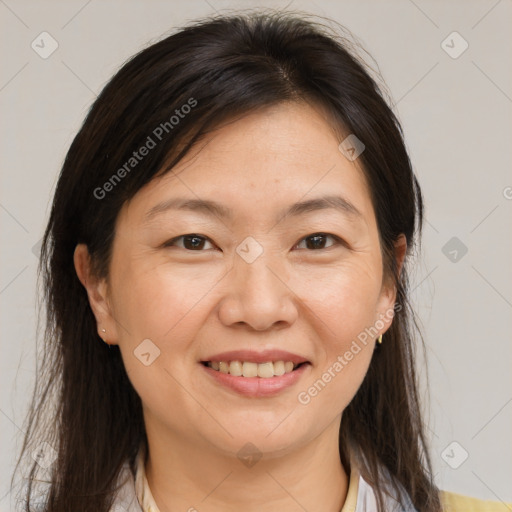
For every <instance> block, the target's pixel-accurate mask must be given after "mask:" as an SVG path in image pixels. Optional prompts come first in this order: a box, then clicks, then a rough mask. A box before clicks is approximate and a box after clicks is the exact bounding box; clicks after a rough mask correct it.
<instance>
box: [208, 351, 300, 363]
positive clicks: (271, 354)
mask: <svg viewBox="0 0 512 512" xmlns="http://www.w3.org/2000/svg"><path fill="white" fill-rule="evenodd" d="M202 361H203V362H208V361H216V362H220V361H225V362H228V361H247V362H249V363H267V362H269V361H291V362H292V363H294V364H300V363H307V362H309V361H308V360H307V359H306V358H305V357H302V356H299V355H298V354H293V353H291V352H287V351H286V350H278V349H269V350H262V351H261V352H258V351H255V350H230V351H229V352H221V353H219V354H215V355H212V356H210V357H208V358H206V359H203V360H202Z"/></svg>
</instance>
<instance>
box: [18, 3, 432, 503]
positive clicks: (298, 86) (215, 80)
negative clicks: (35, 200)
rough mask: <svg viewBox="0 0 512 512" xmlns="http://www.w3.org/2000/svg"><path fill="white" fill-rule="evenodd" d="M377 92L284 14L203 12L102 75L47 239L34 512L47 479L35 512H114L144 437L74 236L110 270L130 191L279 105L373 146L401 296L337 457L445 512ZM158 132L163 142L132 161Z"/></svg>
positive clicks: (345, 52) (407, 205)
mask: <svg viewBox="0 0 512 512" xmlns="http://www.w3.org/2000/svg"><path fill="white" fill-rule="evenodd" d="M384 90H385V89H383V88H382V84H380V79H379V78H378V75H377V74H376V73H375V72H374V71H372V68H371V66H368V65H367V64H365V63H364V60H363V58H362V57H361V53H360V49H359V47H358V45H357V43H356V42H355V40H354V38H352V37H351V36H350V37H349V32H348V31H347V30H346V29H344V28H343V27H340V26H338V25H337V24H336V27H335V28H334V29H333V28H332V23H331V22H330V20H328V21H327V22H326V20H324V19H320V18H318V17H316V18H312V17H311V16H308V15H306V14H304V13H300V14H297V13H290V12H275V11H270V12H269V11H259V12H249V13H247V12H245V13H235V14H230V15H225V16H217V17H209V18H208V19H205V20H200V21H196V22H194V23H192V24H190V25H188V26H187V27H185V28H183V29H181V30H179V31H178V32H176V33H174V34H173V35H171V36H169V37H166V38H165V39H163V40H161V41H159V42H157V43H155V44H152V45H151V46H149V47H148V48H146V49H144V50H143V51H141V52H140V53H138V54H137V55H135V56H134V57H132V58H131V59H130V60H129V61H128V62H126V63H125V64H124V65H123V66H122V67H121V69H120V70H119V71H118V72H117V73H116V74H115V76H114V77H113V78H112V79H111V80H110V81H109V83H107V85H106V86H105V87H104V89H103V90H102V92H101V94H100V95H99V96H98V98H97V100H96V101H95V102H94V104H93V105H92V107H91V109H90V111H89V113H88V115H87V117H86V119H85V121H84V123H83V125H82V127H81V129H80V131H79V132H78V134H77V135H76V137H75V139H74V140H73V142H72V144H71V147H70V149H69V151H68V153H67V155H66V158H65V162H64V164H63V167H62V170H61V173H60V176H59V180H58V183H57V186H56V191H55V195H54V199H53V204H52V209H51V214H50V219H49V222H48V225H47V228H46V231H45V234H44V238H43V241H42V248H41V254H40V267H39V273H40V276H42V282H41V281H39V284H40V285H41V284H42V296H43V298H44V305H45V306H46V311H45V313H46V323H45V330H44V343H43V346H42V347H40V348H39V350H38V362H37V368H36V372H37V376H36V383H35V389H34V394H33V398H32V403H31V407H30V409H29V414H28V415H27V419H26V421H25V424H26V428H25V430H26V434H25V438H24V441H23V447H22V450H21V454H20V458H19V460H18V463H17V465H16V469H18V466H19V465H20V462H21V461H22V459H23V457H24V456H25V455H27V456H28V455H29V454H33V453H34V451H35V450H36V451H37V450H39V449H41V448H42V450H43V456H42V457H43V459H44V460H46V461H47V462H48V460H50V459H52V456H53V457H54V458H55V460H54V461H53V464H51V465H48V464H46V466H48V468H47V470H46V473H43V476H41V466H42V465H41V464H39V463H38V462H34V461H33V460H32V459H30V458H29V462H30V472H29V475H28V480H27V485H26V487H25V488H24V490H23V492H22V493H21V494H22V499H21V501H22V502H23V510H25V511H29V510H33V506H32V505H31V503H33V501H34V499H33V496H34V490H35V489H36V487H37V485H36V483H37V482H38V481H41V480H46V481H47V482H48V485H47V490H46V491H47V492H46V493H45V503H46V504H45V505H44V507H43V508H42V509H41V510H44V511H47V512H69V511H73V512H86V511H94V512H106V511H107V510H108V509H109V507H110V506H111V504H112V503H113V500H114V495H115V485H116V479H117V476H118V475H119V471H120V469H121V467H122V465H123V463H125V462H126V461H129V463H130V464H133V461H134V458H135V456H136V454H137V451H138V449H139V446H140V445H141V443H147V439H146V434H145V428H144V422H143V416H142V406H141V400H140V397H139V396H138V395H137V393H136V392H135V390H134V388H133V387H132V385H131V383H130V380H129V378H128V376H127V374H126V371H125V368H124V365H123V362H122V359H121V355H120V352H119V349H118V347H117V346H114V347H112V348H109V347H108V346H107V345H106V344H105V343H102V342H101V339H100V338H99V337H98V334H97V330H96V321H95V317H94V315H93V313H92V310H91V308H90V305H89V301H88V298H87V294H86V291H85V289H84V287H83V286H82V285H81V283H80V281H79V280H78V277H77V275H76V272H75V268H74V264H73V253H74V250H75V247H76V245H77V244H79V243H85V244H87V246H88V249H89V252H90V254H91V256H92V262H93V268H94V272H95V273H96V274H97V276H98V277H106V276H107V274H108V270H109V262H110V254H111V248H112V241H113V238H114V234H115V222H116V219H117V216H118V213H119V211H120V208H121V207H122V205H123V204H124V203H125V202H126V201H127V200H129V199H130V198H132V197H133V196H134V195H135V194H136V193H137V191H138V190H140V189H141V187H143V186H144V185H145V184H147V183H148V182H150V181H151V180H152V179H153V178H154V177H155V176H156V175H157V173H165V172H167V171H168V170H169V169H170V168H172V167H173V166H174V165H175V164H176V163H177V162H179V161H180V159H181V158H182V157H183V156H184V155H185V154H186V153H187V151H188V150H189V149H190V148H191V147H192V145H193V144H195V143H197V142H198V141H199V140H200V138H201V137H202V136H204V135H205V134H206V133H208V132H209V131H210V130H212V129H213V128H215V127H217V126H219V123H221V122H224V121H229V120H231V119H235V118H237V117H240V116H243V115H245V114H247V113H249V112H253V111H256V110H258V109H261V108H264V107H267V106H270V105H275V104H278V103H281V102H285V101H308V102H315V103H317V104H319V105H321V106H323V107H324V108H325V109H326V111H327V112H329V113H330V115H331V116H332V123H333V125H335V126H337V127H338V128H340V129H341V130H343V132H344V133H347V134H348V133H351V134H355V135H356V136H357V138H358V139H360V140H361V141H363V143H364V144H365V151H364V152H363V153H362V154H361V155H360V157H359V162H360V163H361V165H362V167H363V170H364V173H365V175H366V178H367V182H368V184H369V189H370V194H371V199H372V202H373V207H374V210H375V214H376V219H377V224H378V230H379V236H380V241H381V247H382V253H383V264H384V269H385V275H386V276H387V277H388V278H390V279H392V280H393V282H394V284H395V285H396V289H397V304H398V305H400V307H399V308H396V310H397V311H396V315H395V317H394V320H393V323H392V325H391V328H390V329H389V330H388V331H387V332H386V333H385V335H384V342H383V344H382V345H381V346H380V347H379V348H378V349H377V350H376V351H375V352H374V355H373V358H372V361H371V364H370V367H369V370H368V373H367V375H366V377H365V379H364V382H363V384H362V385H361V387H360V389H359V390H358V392H357V394H356V395H355V397H354V398H353V400H352V401H351V403H350V404H349V405H348V407H347V408H346V409H345V411H344V412H343V415H342V421H341V428H340V436H339V439H340V443H339V451H340V458H341V461H342V463H343V464H344V466H345V468H346V469H347V468H349V455H348V448H349V446H350V447H352V449H355V450H356V451H357V453H358V454H359V459H360V462H361V464H362V474H363V477H364V478H365V479H366V480H367V481H368V482H370V484H371V485H372V486H373V487H374V489H375V490H376V493H377V497H378V503H379V507H380V508H379V510H381V511H382V510H384V509H383V497H384V495H385V493H386V492H390V489H392V490H393V488H394V491H396V493H399V492H400V490H402V491H404V490H405V492H406V493H407V494H408V495H409V496H410V498H411V500H412V502H413V504H414V506H415V507H416V509H417V510H418V511H421V512H423V511H428V512H437V511H439V510H440V501H439V495H438V490H437V488H436V486H435V484H434V482H433V477H432V468H431V462H430V459H429V455H428V450H427V446H426V437H425V430H424V428H425V426H424V424H423V420H422V415H421V412H420V403H419V397H418V383H417V379H416V373H415V352H416V348H415V347H416V346H420V347H422V344H423V342H422V340H421V335H420V336H417V335H415V334H418V333H419V330H418V329H417V326H416V322H415V320H414V312H413V310H412V308H411V307H410V305H409V303H408V293H409V292H408V277H407V276H408V274H407V269H408V266H409V263H408V262H409V259H410V258H409V256H410V255H411V253H412V252H413V251H415V250H416V249H417V248H418V247H419V241H420V238H421V228H422V222H423V201H422V195H421V191H420V187H419V185H418V182H417V180H416V177H415V175H414V173H413V169H412V166H411V163H410V160H409V157H408V154H407V151H406V147H405V144H404V140H403V133H402V129H401V126H400V123H399V121H398V119H397V118H396V116H395V115H394V113H393V111H392V109H391V107H390V106H389V97H388V95H387V93H385V92H383V91H384ZM184 105H189V107H190V108H183V106H184ZM177 111H178V112H180V113H181V115H179V120H177V119H178V118H177V116H178V114H177ZM185 113H186V115H185ZM172 116H174V119H171V118H172ZM165 123H167V124H165ZM163 126H165V127H166V129H164V128H163ZM157 127H160V131H157V132H156V133H158V134H159V136H161V137H160V138H159V137H157V136H156V134H155V130H156V129H157ZM149 136H152V138H153V140H154V141H155V142H157V143H156V144H155V146H154V147H153V148H152V149H151V150H150V151H149V153H148V154H147V155H146V156H145V157H144V158H143V159H141V160H140V161H137V164H136V165H132V166H130V167H129V168H128V167H126V162H129V161H130V158H131V157H133V152H134V151H136V150H137V149H138V148H140V147H141V146H143V145H144V144H145V143H146V141H147V140H148V137H149ZM156 139H158V140H156ZM133 163H134V162H132V164H133ZM123 166H125V167H124V169H125V171H126V172H124V173H123V172H122V171H119V169H122V168H123ZM114 175H115V176H117V178H116V177H115V176H114ZM107 183H109V184H110V185H105V184H107ZM107 192H108V193H107ZM401 233H403V234H404V235H405V236H406V238H407V242H408V248H407V257H406V263H405V264H404V267H403V269H402V272H401V273H399V272H398V270H397V262H396V259H395V257H394V252H393V248H394V242H395V241H396V240H397V239H398V237H399V235H400V234H401ZM44 443H47V444H44ZM146 446H147V444H146ZM45 450H46V451H45ZM36 458H37V457H36ZM38 470H39V471H38ZM13 478H14V477H13ZM386 482H387V483H386ZM11 485H12V482H11ZM31 496H32V499H31Z"/></svg>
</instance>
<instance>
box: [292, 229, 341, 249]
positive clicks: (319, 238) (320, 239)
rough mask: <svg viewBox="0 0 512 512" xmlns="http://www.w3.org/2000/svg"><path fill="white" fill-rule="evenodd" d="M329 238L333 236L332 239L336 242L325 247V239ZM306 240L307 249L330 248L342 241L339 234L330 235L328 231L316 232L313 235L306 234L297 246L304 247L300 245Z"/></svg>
mask: <svg viewBox="0 0 512 512" xmlns="http://www.w3.org/2000/svg"><path fill="white" fill-rule="evenodd" d="M327 238H331V239H332V240H334V241H335V244H332V245H330V246H328V247H325V240H326V239H327ZM304 241H305V242H306V246H305V248H306V249H310V250H319V249H328V248H329V247H332V246H333V245H337V244H339V243H341V239H340V238H338V237H337V236H335V235H330V234H328V233H314V234H312V235H309V236H306V237H304V238H303V239H302V240H301V241H300V242H299V243H298V244H297V245H296V247H298V248H303V247H299V246H300V244H301V243H302V242H304Z"/></svg>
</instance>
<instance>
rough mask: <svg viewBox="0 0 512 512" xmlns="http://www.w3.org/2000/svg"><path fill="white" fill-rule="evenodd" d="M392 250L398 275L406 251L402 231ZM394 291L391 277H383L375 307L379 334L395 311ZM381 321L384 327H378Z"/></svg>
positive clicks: (405, 240)
mask: <svg viewBox="0 0 512 512" xmlns="http://www.w3.org/2000/svg"><path fill="white" fill-rule="evenodd" d="M394 250H395V255H394V257H395V261H396V264H397V271H398V276H400V275H401V274H402V268H403V264H404V261H405V255H406V253H407V238H406V237H405V235H404V234H403V233H402V234H400V235H399V237H398V238H397V239H396V241H395V249H394ZM396 293H397V290H396V286H395V284H394V282H393V279H391V278H390V279H384V280H383V285H382V289H381V295H380V298H379V303H378V308H377V318H376V319H375V320H376V324H377V325H378V326H379V334H384V333H385V332H386V331H387V330H388V329H389V327H390V326H391V323H392V321H393V316H394V313H395V309H394V307H395V302H396ZM377 322H378V323H377ZM382 323H383V324H384V327H382V328H380V327H381V325H382Z"/></svg>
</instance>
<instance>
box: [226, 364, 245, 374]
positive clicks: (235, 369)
mask: <svg viewBox="0 0 512 512" xmlns="http://www.w3.org/2000/svg"><path fill="white" fill-rule="evenodd" d="M242 372H243V371H242V363H241V362H240V361H231V363H230V365H229V373H230V374H231V375H234V376H235V377H240V375H242Z"/></svg>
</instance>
